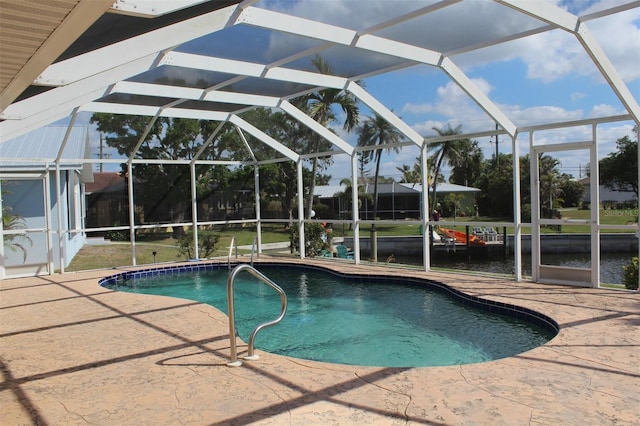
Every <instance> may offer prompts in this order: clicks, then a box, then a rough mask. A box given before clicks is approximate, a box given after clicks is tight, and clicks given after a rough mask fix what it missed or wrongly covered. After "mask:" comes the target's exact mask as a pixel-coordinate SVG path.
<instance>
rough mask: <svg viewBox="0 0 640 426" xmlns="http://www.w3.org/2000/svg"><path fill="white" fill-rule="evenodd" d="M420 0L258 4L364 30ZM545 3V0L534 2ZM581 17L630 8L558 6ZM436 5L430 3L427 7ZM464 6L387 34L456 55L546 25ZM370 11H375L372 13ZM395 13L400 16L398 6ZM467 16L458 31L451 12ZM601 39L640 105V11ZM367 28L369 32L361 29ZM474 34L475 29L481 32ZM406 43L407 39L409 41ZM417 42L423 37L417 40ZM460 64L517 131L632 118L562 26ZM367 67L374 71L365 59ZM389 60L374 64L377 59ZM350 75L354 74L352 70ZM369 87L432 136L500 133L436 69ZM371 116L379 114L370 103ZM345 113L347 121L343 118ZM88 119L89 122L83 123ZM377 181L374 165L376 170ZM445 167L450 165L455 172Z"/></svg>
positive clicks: (622, 17)
mask: <svg viewBox="0 0 640 426" xmlns="http://www.w3.org/2000/svg"><path fill="white" fill-rule="evenodd" d="M417 1H418V0H410V1H409V0H395V1H378V0H322V1H320V0H309V1H289V0H286V1H285V0H263V1H261V2H258V3H257V4H256V6H257V7H264V8H268V9H273V10H279V11H285V12H287V13H291V14H294V15H296V16H300V17H313V18H314V19H317V20H320V21H323V22H327V23H332V24H335V25H341V26H346V27H352V26H353V25H354V23H353V22H352V21H353V19H351V17H352V16H354V14H357V15H358V16H359V18H360V19H361V21H359V22H362V27H366V26H367V25H371V24H374V23H376V22H378V21H380V16H391V15H390V14H391V13H393V14H398V13H401V12H402V11H403V10H404V9H407V8H408V7H414V5H415V4H416V2H417ZM531 1H539V0H531ZM548 1H550V2H552V3H555V4H557V5H559V6H561V7H562V8H564V9H566V10H568V11H569V12H571V13H575V14H578V15H584V14H589V13H593V12H594V11H597V10H601V9H602V8H603V6H604V5H618V4H623V3H627V1H621V0H605V1H593V0H564V1H563V0H548ZM430 3H433V1H432V0H426V2H425V5H427V4H430ZM463 4H464V8H463V7H461V5H455V6H451V7H448V8H446V9H444V10H441V11H438V12H434V13H432V14H430V15H428V16H427V17H426V18H425V19H424V20H421V19H417V20H415V22H414V23H413V25H414V28H411V26H409V28H410V29H412V31H410V33H409V35H407V34H404V35H401V34H398V33H397V32H396V31H395V30H394V28H393V27H391V28H389V29H385V30H383V31H381V32H380V33H379V35H383V36H385V37H389V38H392V39H396V38H397V39H400V40H406V41H409V42H415V43H418V44H420V45H423V46H425V47H428V48H432V49H434V50H438V51H443V52H451V51H452V50H455V49H456V47H457V46H464V45H466V44H469V43H470V41H473V42H478V41H482V40H477V39H474V37H476V38H477V37H478V29H480V32H479V33H480V34H481V35H482V37H483V40H485V39H486V40H491V39H494V38H497V37H501V36H503V35H504V34H507V33H508V32H509V31H513V30H514V29H515V30H523V29H527V28H532V27H534V26H535V25H537V22H535V23H534V21H532V20H531V18H528V17H524V16H522V15H519V14H515V13H514V12H512V11H510V10H509V9H507V8H505V7H503V6H500V5H498V4H496V3H494V2H491V1H488V0H467V1H466V2H464V3H463ZM365 5H366V7H364V6H365ZM390 7H391V8H393V10H392V11H390V10H388V8H390ZM454 13H455V14H457V16H456V20H455V21H454V22H456V25H455V26H453V27H452V25H451V22H452V21H451V20H450V19H447V15H448V14H454ZM586 25H587V26H588V28H589V29H590V30H591V32H592V33H593V35H594V36H595V38H596V40H597V41H598V43H599V44H600V46H601V47H602V49H603V50H604V52H605V53H606V55H607V56H608V58H609V59H610V61H611V62H612V64H613V65H614V67H615V68H616V70H617V72H618V73H619V75H620V77H621V78H622V79H623V80H624V82H625V83H626V84H627V86H628V88H629V89H630V91H631V92H632V94H633V96H634V97H635V99H636V100H638V99H640V7H636V8H635V9H632V10H629V11H625V12H623V13H620V14H616V15H614V16H609V17H604V18H600V19H597V20H590V21H587V23H586ZM355 29H361V28H355ZM471 29H473V30H471ZM402 37H404V38H402ZM412 37H413V39H412ZM295 42H296V41H295V40H294V41H292V38H291V37H289V36H285V35H281V34H279V33H273V34H269V35H268V38H266V37H261V43H260V49H261V54H262V55H263V58H264V59H263V60H264V61H265V62H268V61H269V60H270V59H271V58H278V57H281V56H282V55H283V54H285V53H283V52H288V51H290V50H291V47H292V46H291V43H295ZM327 54H328V55H333V56H331V58H332V60H333V61H334V62H333V63H335V64H336V67H337V68H344V69H345V70H347V69H349V64H350V61H351V62H353V61H354V59H353V58H350V57H349V55H348V53H345V50H344V49H343V50H342V51H341V50H340V49H335V50H333V51H329V52H327ZM450 58H451V59H452V60H453V62H454V63H455V64H456V65H457V66H458V67H460V68H461V69H462V70H463V71H464V72H465V73H466V74H467V75H468V76H469V77H470V78H471V79H472V80H473V82H474V83H475V84H476V85H477V87H478V88H480V90H482V91H483V92H484V93H485V94H486V95H487V96H488V97H489V98H490V99H491V100H492V101H493V102H494V103H495V104H496V105H497V106H498V107H499V108H500V109H502V110H503V111H504V112H505V114H506V115H507V117H509V119H511V120H512V121H513V122H514V123H515V124H516V125H517V126H527V125H533V124H537V123H541V122H545V121H569V120H579V119H586V118H593V117H600V116H606V115H615V114H624V113H625V110H624V108H623V106H622V104H621V102H620V101H619V99H618V98H617V97H616V95H615V94H614V93H613V91H612V90H611V89H610V87H609V85H608V84H607V83H606V81H605V80H604V78H603V77H602V75H601V74H600V72H599V71H598V69H597V68H596V67H595V66H594V65H593V64H592V63H591V61H590V60H589V58H588V57H587V55H586V53H585V52H584V49H583V48H582V46H581V45H580V44H579V42H578V41H577V40H576V39H575V38H574V37H573V35H571V34H569V33H566V32H563V31H561V30H554V31H551V32H546V33H543V34H540V35H536V36H533V37H527V38H525V39H519V40H515V41H511V42H508V43H503V44H500V45H497V46H493V47H489V48H485V49H481V50H478V51H474V52H471V53H465V54H459V55H451V56H450ZM357 59H358V60H359V61H360V62H359V63H358V64H357V65H358V66H359V67H361V68H362V67H364V68H366V66H365V64H363V61H362V58H357ZM376 60H382V59H380V58H375V57H374V58H373V59H372V61H376ZM345 72H348V71H345ZM364 85H365V88H366V90H367V91H368V92H369V93H371V94H372V95H373V96H374V97H376V98H377V99H378V100H380V101H381V102H382V103H383V104H385V105H386V106H387V107H388V108H390V109H391V110H393V112H394V113H395V114H397V115H398V116H399V117H401V118H402V120H403V121H405V122H406V123H407V124H409V125H410V126H411V127H412V128H413V129H414V130H416V131H417V132H418V133H419V134H420V135H422V136H432V135H434V134H435V131H434V130H433V128H434V127H435V128H439V129H443V128H445V127H446V126H447V125H451V126H452V127H456V126H458V125H461V126H462V131H463V132H464V133H473V132H478V131H486V130H491V129H493V128H494V126H495V124H494V123H493V121H492V120H491V119H490V118H489V117H488V116H487V115H486V114H485V113H484V112H483V111H482V110H481V109H480V108H479V107H478V106H477V105H476V104H475V103H474V102H473V101H471V100H470V98H469V97H468V96H467V95H466V94H465V93H464V92H463V91H462V90H461V89H460V88H459V87H458V85H457V84H456V83H455V82H453V81H452V80H451V79H450V78H449V77H448V76H447V75H446V74H445V73H444V72H442V71H441V70H439V69H437V68H434V67H429V66H427V65H416V66H413V67H409V68H405V69H401V70H397V71H394V72H390V73H387V74H383V75H379V76H375V77H370V78H366V79H365V80H364ZM362 113H363V114H365V115H368V114H370V113H371V112H370V111H369V110H368V109H367V108H366V107H362ZM340 118H341V117H340V113H339V112H338V119H340ZM83 121H84V122H85V123H86V122H88V118H87V117H82V118H80V120H79V121H78V122H77V124H82V122H83ZM632 128H633V123H632V122H619V123H613V124H607V125H601V126H599V128H598V135H599V136H598V137H599V141H600V152H599V157H600V158H602V157H603V156H606V155H607V154H609V153H610V152H613V151H614V150H615V141H616V140H617V139H618V138H621V137H623V136H627V135H628V136H632ZM334 130H335V131H336V132H337V133H338V134H339V135H341V136H342V137H343V138H344V139H345V140H347V141H348V142H350V143H352V144H355V138H356V136H355V134H353V133H351V134H347V133H345V132H344V131H343V129H342V126H341V123H335V124H334ZM536 138H537V139H536V140H537V141H538V143H557V142H566V141H587V140H590V139H591V129H590V127H579V128H571V129H564V130H559V131H550V132H544V133H537V134H536ZM475 140H477V141H478V142H479V143H480V146H481V147H482V148H483V152H484V155H485V158H490V157H491V156H492V155H494V153H495V144H494V142H493V140H491V141H490V140H489V138H478V139H475ZM98 143H99V136H98V135H97V132H96V131H95V129H93V130H92V144H93V145H94V147H95V148H94V151H95V155H96V156H97V153H98V148H97V144H98ZM518 143H519V145H520V149H521V152H527V151H528V144H529V134H528V133H525V134H523V135H520V137H519V139H518ZM498 148H499V150H500V152H501V153H510V152H511V150H512V149H511V140H510V137H507V136H500V137H499V143H498ZM553 155H554V156H555V157H557V158H558V159H559V160H560V162H561V166H560V171H561V172H563V173H568V174H572V175H573V176H574V177H576V178H579V177H582V174H583V173H584V170H585V168H586V166H587V164H588V162H589V153H588V152H587V151H586V150H581V151H571V152H562V153H554V154H553ZM417 156H418V150H417V148H412V147H408V148H403V149H402V151H401V152H400V153H393V154H385V155H384V156H383V164H382V167H381V175H383V176H387V177H393V178H395V179H396V180H399V179H400V177H401V176H400V173H399V172H398V170H397V168H398V167H401V166H402V165H405V164H406V165H409V166H412V165H413V163H414V162H415V159H416V157H417ZM369 169H370V170H371V175H372V174H373V167H372V166H370V167H369ZM348 170H349V160H348V158H347V157H346V156H338V157H336V158H335V162H334V165H333V166H332V167H331V168H330V169H329V170H328V171H327V173H329V174H331V175H332V176H333V179H332V181H331V183H332V184H338V182H339V181H340V180H341V179H342V178H343V177H348V176H349V174H348V172H346V171H348ZM445 171H448V169H447V168H446V167H445Z"/></svg>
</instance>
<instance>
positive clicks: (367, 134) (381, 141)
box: [358, 114, 403, 262]
mask: <svg viewBox="0 0 640 426" xmlns="http://www.w3.org/2000/svg"><path fill="white" fill-rule="evenodd" d="M402 139H403V135H402V133H400V132H399V131H398V130H397V129H396V128H395V127H393V126H392V125H391V124H389V122H388V121H387V120H385V119H384V118H382V116H380V115H378V114H374V116H373V117H367V119H366V121H365V122H364V123H363V124H362V126H360V129H359V135H358V146H361V147H362V146H379V147H381V146H383V145H387V148H386V149H387V152H388V151H390V150H394V151H395V152H400V148H399V147H397V146H395V145H396V144H397V143H398V142H400V141H402ZM383 149H384V148H378V149H375V150H371V151H366V152H364V153H363V156H368V157H369V158H371V157H373V159H374V161H375V163H376V169H375V170H376V171H375V175H374V180H373V220H374V222H373V224H372V225H371V238H372V248H375V247H377V245H374V239H375V238H376V234H375V231H376V223H375V219H376V216H377V215H378V179H379V176H380V160H381V159H382V151H383ZM372 255H373V260H374V262H375V261H377V259H378V254H377V253H376V252H375V250H372Z"/></svg>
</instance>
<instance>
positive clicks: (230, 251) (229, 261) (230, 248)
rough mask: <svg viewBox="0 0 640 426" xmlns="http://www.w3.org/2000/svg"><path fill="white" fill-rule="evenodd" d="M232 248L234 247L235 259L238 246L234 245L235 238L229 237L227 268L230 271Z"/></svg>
mask: <svg viewBox="0 0 640 426" xmlns="http://www.w3.org/2000/svg"><path fill="white" fill-rule="evenodd" d="M233 246H235V247H236V259H237V258H238V246H237V245H236V236H235V235H234V236H232V237H231V244H229V254H228V255H227V268H228V269H231V255H232V254H233Z"/></svg>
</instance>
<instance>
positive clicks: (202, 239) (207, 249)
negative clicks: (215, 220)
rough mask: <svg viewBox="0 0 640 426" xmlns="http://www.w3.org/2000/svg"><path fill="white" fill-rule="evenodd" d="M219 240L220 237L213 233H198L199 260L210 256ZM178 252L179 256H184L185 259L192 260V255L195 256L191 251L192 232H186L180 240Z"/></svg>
mask: <svg viewBox="0 0 640 426" xmlns="http://www.w3.org/2000/svg"><path fill="white" fill-rule="evenodd" d="M219 239H220V236H219V235H216V234H214V233H213V232H198V255H199V256H200V258H202V259H204V258H207V257H209V256H211V255H212V254H213V252H214V251H215V249H216V244H218V240H219ZM178 250H179V253H180V255H186V257H187V259H191V258H192V254H195V252H194V250H193V232H187V233H186V234H184V236H183V237H182V238H180V245H179V248H178Z"/></svg>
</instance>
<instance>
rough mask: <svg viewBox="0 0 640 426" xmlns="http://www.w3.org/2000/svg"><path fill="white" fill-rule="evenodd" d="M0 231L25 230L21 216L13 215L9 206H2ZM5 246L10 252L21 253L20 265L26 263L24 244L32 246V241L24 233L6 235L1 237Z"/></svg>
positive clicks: (25, 225) (26, 252) (24, 223)
mask: <svg viewBox="0 0 640 426" xmlns="http://www.w3.org/2000/svg"><path fill="white" fill-rule="evenodd" d="M2 229H3V230H5V231H17V230H21V229H22V230H24V229H27V224H26V222H25V220H24V218H23V217H22V216H18V215H16V214H13V210H12V209H11V207H10V206H2ZM2 238H3V241H4V244H5V246H6V247H7V248H8V249H9V250H12V251H16V250H19V251H21V252H22V263H24V262H26V261H27V254H28V251H27V247H26V246H25V243H29V245H30V246H31V245H33V241H32V240H31V238H29V236H28V235H27V233H26V231H24V232H23V231H20V232H18V233H14V232H11V233H6V234H4V235H3V237H2Z"/></svg>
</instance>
